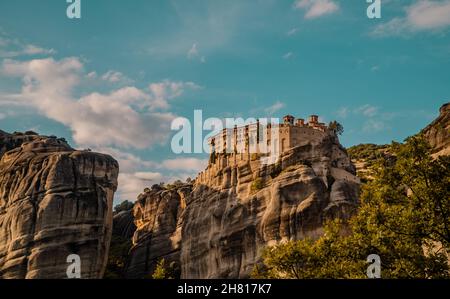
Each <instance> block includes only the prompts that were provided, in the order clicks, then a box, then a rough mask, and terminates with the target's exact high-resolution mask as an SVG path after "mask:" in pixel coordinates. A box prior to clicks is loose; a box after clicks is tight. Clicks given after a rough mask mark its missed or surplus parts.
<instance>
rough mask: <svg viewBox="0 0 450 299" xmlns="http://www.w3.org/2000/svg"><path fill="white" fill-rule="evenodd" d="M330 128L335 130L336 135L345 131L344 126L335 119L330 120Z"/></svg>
mask: <svg viewBox="0 0 450 299" xmlns="http://www.w3.org/2000/svg"><path fill="white" fill-rule="evenodd" d="M328 128H329V129H330V130H331V131H333V132H334V133H335V134H336V135H342V134H343V133H344V126H343V125H342V124H340V123H338V122H337V121H335V120H334V121H332V122H330V124H329V125H328Z"/></svg>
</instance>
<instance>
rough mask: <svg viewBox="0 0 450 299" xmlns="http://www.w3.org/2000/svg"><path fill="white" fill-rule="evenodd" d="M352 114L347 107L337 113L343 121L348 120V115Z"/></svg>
mask: <svg viewBox="0 0 450 299" xmlns="http://www.w3.org/2000/svg"><path fill="white" fill-rule="evenodd" d="M349 113H350V109H349V108H347V107H341V108H339V110H338V111H337V116H339V117H340V118H342V119H345V118H347V116H348V114H349Z"/></svg>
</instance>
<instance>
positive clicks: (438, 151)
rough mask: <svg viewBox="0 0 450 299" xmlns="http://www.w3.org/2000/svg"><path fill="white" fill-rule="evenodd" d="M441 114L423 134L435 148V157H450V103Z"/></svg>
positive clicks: (441, 110) (442, 109) (445, 105)
mask: <svg viewBox="0 0 450 299" xmlns="http://www.w3.org/2000/svg"><path fill="white" fill-rule="evenodd" d="M439 112H440V114H439V116H438V118H436V119H435V120H434V121H433V122H432V123H431V124H430V125H428V126H427V127H426V128H425V129H423V131H422V134H423V136H424V137H425V138H426V139H427V140H428V142H429V143H430V145H431V147H432V148H433V156H442V155H450V103H447V104H444V105H443V106H442V107H441V109H440V110H439Z"/></svg>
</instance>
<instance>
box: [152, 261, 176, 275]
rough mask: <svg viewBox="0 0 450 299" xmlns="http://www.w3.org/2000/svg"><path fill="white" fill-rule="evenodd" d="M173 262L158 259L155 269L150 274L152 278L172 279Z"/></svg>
mask: <svg viewBox="0 0 450 299" xmlns="http://www.w3.org/2000/svg"><path fill="white" fill-rule="evenodd" d="M174 268H175V263H174V262H172V263H170V264H169V265H167V264H166V261H165V260H164V259H161V260H159V262H158V264H157V265H156V269H155V271H154V272H153V274H152V278H153V279H174V277H175V275H174V271H175V270H174Z"/></svg>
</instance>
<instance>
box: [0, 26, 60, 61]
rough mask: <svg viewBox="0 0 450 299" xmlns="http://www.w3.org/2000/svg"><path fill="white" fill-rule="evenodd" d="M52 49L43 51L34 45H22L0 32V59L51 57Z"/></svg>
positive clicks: (22, 43)
mask: <svg viewBox="0 0 450 299" xmlns="http://www.w3.org/2000/svg"><path fill="white" fill-rule="evenodd" d="M55 53H56V51H55V50H54V49H45V48H42V47H39V46H37V45H34V44H29V43H24V42H23V41H21V40H19V39H13V38H9V37H7V36H6V35H5V33H3V32H1V31H0V57H1V58H16V57H20V56H36V55H52V54H55Z"/></svg>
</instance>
